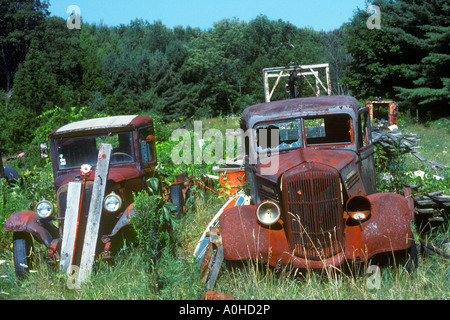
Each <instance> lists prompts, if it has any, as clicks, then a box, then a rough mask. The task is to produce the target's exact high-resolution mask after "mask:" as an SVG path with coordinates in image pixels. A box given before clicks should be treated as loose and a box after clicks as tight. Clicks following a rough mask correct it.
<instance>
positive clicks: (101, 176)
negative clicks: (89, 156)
mask: <svg viewBox="0 0 450 320" xmlns="http://www.w3.org/2000/svg"><path fill="white" fill-rule="evenodd" d="M111 150H112V146H111V145H110V144H102V145H101V146H100V151H99V153H98V159H97V169H96V170H95V178H94V186H93V189H92V197H91V204H90V207H89V215H88V221H87V225H86V233H85V237H84V243H83V251H82V253H81V263H80V272H79V280H80V282H81V283H85V282H86V281H87V280H88V279H89V277H90V276H91V272H92V265H93V264H94V258H95V250H96V247H97V240H98V230H99V226H100V218H101V215H102V208H103V199H104V197H105V190H106V182H107V181H108V171H109V161H110V159H111Z"/></svg>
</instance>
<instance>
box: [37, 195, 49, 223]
mask: <svg viewBox="0 0 450 320" xmlns="http://www.w3.org/2000/svg"><path fill="white" fill-rule="evenodd" d="M52 213H53V204H52V203H51V202H49V201H47V200H42V201H40V202H39V203H38V204H37V205H36V214H37V215H38V216H39V218H42V219H47V218H48V217H50V216H51V215H52Z"/></svg>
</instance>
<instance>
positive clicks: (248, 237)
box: [219, 205, 289, 265]
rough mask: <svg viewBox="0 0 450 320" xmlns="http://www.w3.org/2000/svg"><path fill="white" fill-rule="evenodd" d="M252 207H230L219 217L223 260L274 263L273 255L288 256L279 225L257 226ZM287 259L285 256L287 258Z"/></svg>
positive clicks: (275, 260) (275, 257)
mask: <svg viewBox="0 0 450 320" xmlns="http://www.w3.org/2000/svg"><path fill="white" fill-rule="evenodd" d="M256 208H257V207H256V206H252V205H248V206H238V207H232V208H230V209H228V210H226V211H224V212H223V213H222V215H221V216H220V222H219V223H220V232H221V235H222V244H223V251H224V258H225V259H226V260H247V259H255V258H258V259H263V260H264V261H267V262H268V263H269V264H271V265H276V263H277V257H280V256H282V255H283V256H289V245H288V243H287V239H286V236H285V233H284V229H283V227H282V225H281V224H275V225H272V226H271V227H270V228H266V227H262V226H260V225H259V223H258V220H257V218H256ZM287 259H289V258H287Z"/></svg>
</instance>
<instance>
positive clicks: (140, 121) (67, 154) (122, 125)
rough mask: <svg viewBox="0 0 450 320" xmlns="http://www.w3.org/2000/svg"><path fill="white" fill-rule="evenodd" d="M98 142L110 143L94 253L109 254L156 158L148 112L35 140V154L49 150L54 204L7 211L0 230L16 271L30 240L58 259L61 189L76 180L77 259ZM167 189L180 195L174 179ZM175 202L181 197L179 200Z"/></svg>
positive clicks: (23, 266) (22, 269)
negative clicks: (8, 235) (8, 237)
mask: <svg viewBox="0 0 450 320" xmlns="http://www.w3.org/2000/svg"><path fill="white" fill-rule="evenodd" d="M102 143H108V144H110V145H111V146H112V151H111V155H110V164H109V173H108V176H107V177H108V178H107V182H106V192H105V198H104V201H103V209H102V213H101V223H100V227H99V236H98V243H97V253H101V254H102V255H103V257H105V258H109V257H110V255H111V252H112V250H113V244H114V241H115V239H116V238H117V239H118V238H119V237H117V236H118V235H121V231H124V230H127V228H126V226H128V225H129V224H130V217H131V216H132V215H133V214H134V210H133V194H134V193H137V192H140V191H142V190H147V191H149V192H150V190H149V188H148V186H147V183H146V182H147V179H148V178H150V177H154V176H155V168H156V166H157V157H156V149H155V129H154V125H153V120H152V118H151V117H149V116H140V115H137V116H136V115H131V116H113V117H105V118H97V119H89V120H84V121H79V122H74V123H70V124H67V125H64V126H62V127H60V128H57V129H55V130H53V131H52V132H51V133H50V135H49V143H48V145H47V144H46V143H44V144H41V148H42V150H41V155H44V156H46V155H50V157H51V160H52V165H53V178H54V189H55V192H56V203H51V202H50V201H48V200H45V199H44V200H42V201H41V202H39V203H38V204H37V205H36V207H35V210H33V211H30V210H27V211H20V212H16V213H13V214H11V215H10V216H9V217H8V219H7V220H6V223H5V226H4V230H5V231H8V232H12V233H13V255H14V263H15V270H16V274H17V275H18V276H19V277H22V276H23V275H25V274H26V273H27V272H28V269H29V268H28V266H29V264H30V262H31V261H30V256H31V254H30V252H31V250H32V247H33V241H37V242H39V243H41V244H43V245H45V247H47V248H48V261H49V262H50V261H57V260H59V258H60V253H61V242H62V238H63V237H62V233H63V230H64V221H65V213H66V209H67V207H68V203H67V201H68V200H67V193H68V185H69V183H70V182H74V181H79V182H81V183H82V195H81V198H82V199H81V201H80V202H81V205H80V208H79V220H78V224H79V226H78V228H77V236H76V238H77V241H76V244H75V253H74V257H73V263H74V265H76V264H77V263H78V262H79V260H80V255H81V248H82V245H83V243H82V242H83V234H84V232H85V228H86V221H87V218H88V212H89V206H90V198H91V195H92V192H93V185H94V177H95V171H96V164H97V156H98V153H99V149H100V146H101V144H102ZM175 185H176V187H175V188H173V189H174V190H172V191H175V192H178V194H177V195H176V198H177V199H178V200H180V198H181V197H182V196H183V194H182V190H181V187H180V184H175ZM179 202H180V203H181V201H179Z"/></svg>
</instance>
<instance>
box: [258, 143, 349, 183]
mask: <svg viewBox="0 0 450 320" xmlns="http://www.w3.org/2000/svg"><path fill="white" fill-rule="evenodd" d="M269 159H270V160H269ZM356 159H357V155H356V153H355V152H354V151H351V150H323V149H308V148H300V149H296V150H293V151H289V152H286V153H281V154H279V155H272V157H271V158H267V157H266V159H260V160H267V164H266V165H264V164H262V163H261V162H259V163H258V164H257V166H256V174H257V175H258V176H260V177H261V178H263V179H268V180H271V181H273V182H274V183H277V181H278V179H279V178H280V177H281V175H282V174H283V173H284V172H286V171H287V170H289V169H291V168H293V167H296V166H298V165H299V164H302V163H304V162H316V163H320V164H324V165H327V166H330V167H333V168H335V169H336V170H337V171H338V172H341V170H342V169H343V168H345V167H346V166H347V165H348V164H349V163H351V162H352V161H354V160H356ZM270 166H273V167H272V168H276V167H277V166H278V170H273V171H274V172H270V174H264V172H267V170H266V171H265V170H264V168H265V167H266V168H268V167H270ZM269 171H272V170H269ZM275 171H276V172H275Z"/></svg>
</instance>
